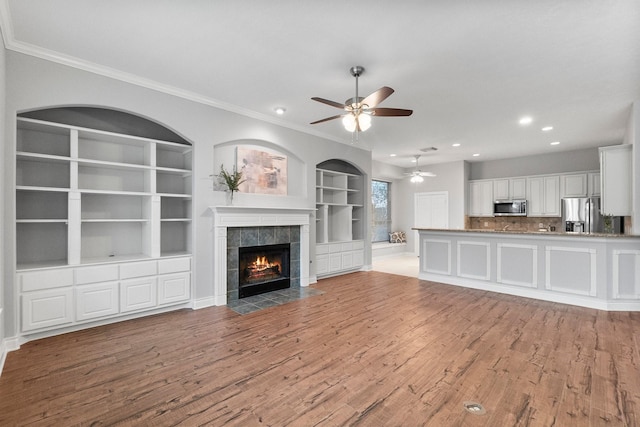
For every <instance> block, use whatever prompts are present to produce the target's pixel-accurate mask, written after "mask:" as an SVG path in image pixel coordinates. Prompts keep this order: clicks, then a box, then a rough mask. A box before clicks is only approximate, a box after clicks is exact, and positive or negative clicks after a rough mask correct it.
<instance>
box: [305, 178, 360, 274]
mask: <svg viewBox="0 0 640 427" xmlns="http://www.w3.org/2000/svg"><path fill="white" fill-rule="evenodd" d="M363 182H364V178H363V176H362V175H359V174H355V173H347V172H342V171H337V170H332V169H325V168H318V169H316V243H317V245H316V274H317V275H318V276H324V275H331V274H338V273H340V272H344V271H350V270H354V269H359V268H361V267H362V265H363V262H364V242H363V240H362V239H363V238H364V234H365V230H364V222H363V221H362V219H363V215H364V201H363V199H364V188H363Z"/></svg>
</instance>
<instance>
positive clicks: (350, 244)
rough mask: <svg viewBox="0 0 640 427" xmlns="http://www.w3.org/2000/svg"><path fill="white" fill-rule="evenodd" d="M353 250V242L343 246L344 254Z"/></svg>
mask: <svg viewBox="0 0 640 427" xmlns="http://www.w3.org/2000/svg"><path fill="white" fill-rule="evenodd" d="M352 249H353V243H352V242H346V243H343V244H342V249H341V251H342V252H347V251H350V250H352Z"/></svg>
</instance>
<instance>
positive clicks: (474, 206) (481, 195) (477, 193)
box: [469, 181, 493, 216]
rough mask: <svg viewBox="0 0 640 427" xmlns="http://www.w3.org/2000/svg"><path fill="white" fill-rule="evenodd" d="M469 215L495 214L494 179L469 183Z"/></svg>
mask: <svg viewBox="0 0 640 427" xmlns="http://www.w3.org/2000/svg"><path fill="white" fill-rule="evenodd" d="M469 201H470V202H469V205H470V206H469V216H493V181H475V182H470V183H469Z"/></svg>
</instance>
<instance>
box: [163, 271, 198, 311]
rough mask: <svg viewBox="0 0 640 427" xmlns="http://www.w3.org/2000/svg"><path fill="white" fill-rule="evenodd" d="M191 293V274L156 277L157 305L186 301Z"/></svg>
mask: <svg viewBox="0 0 640 427" xmlns="http://www.w3.org/2000/svg"><path fill="white" fill-rule="evenodd" d="M190 295H191V274H189V273H180V274H168V275H166V276H159V277H158V305H162V304H170V303H176V302H182V301H187V300H188V299H189V297H190Z"/></svg>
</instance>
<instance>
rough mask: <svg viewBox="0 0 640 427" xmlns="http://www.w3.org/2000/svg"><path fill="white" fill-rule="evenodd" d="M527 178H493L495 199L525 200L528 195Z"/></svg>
mask: <svg viewBox="0 0 640 427" xmlns="http://www.w3.org/2000/svg"><path fill="white" fill-rule="evenodd" d="M526 182H527V180H526V178H503V179H494V180H493V197H492V198H493V200H523V199H525V198H526V197H527V185H526Z"/></svg>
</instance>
